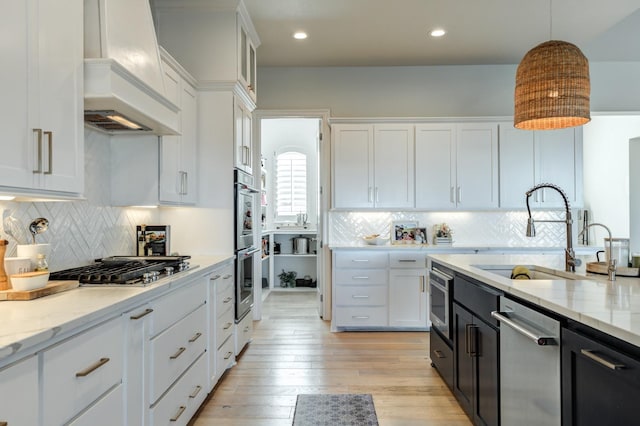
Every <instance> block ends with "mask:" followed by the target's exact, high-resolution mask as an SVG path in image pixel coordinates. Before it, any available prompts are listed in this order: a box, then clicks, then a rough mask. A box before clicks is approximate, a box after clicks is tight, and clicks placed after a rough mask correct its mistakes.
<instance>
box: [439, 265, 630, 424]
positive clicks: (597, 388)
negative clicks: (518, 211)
mask: <svg viewBox="0 0 640 426" xmlns="http://www.w3.org/2000/svg"><path fill="white" fill-rule="evenodd" d="M429 260H430V264H431V268H432V269H433V271H432V274H435V276H436V277H437V276H438V275H442V274H443V273H445V274H447V276H450V277H451V278H450V284H449V286H448V287H447V290H448V297H447V298H446V299H447V300H445V305H446V306H448V309H444V312H449V318H448V325H447V327H446V329H445V330H448V334H443V333H442V332H441V330H443V329H442V328H441V325H440V324H439V327H438V328H437V329H434V330H432V331H431V335H430V340H431V353H430V355H431V359H432V365H433V366H434V367H435V368H436V369H437V370H438V372H439V373H440V374H441V376H442V377H443V379H444V380H445V382H446V383H447V385H448V386H449V387H450V388H451V390H452V392H453V394H454V395H455V397H456V399H457V400H458V402H459V403H460V406H461V407H462V408H463V410H464V411H465V412H466V413H467V415H468V416H469V418H470V419H471V420H472V421H473V422H474V423H475V424H482V425H498V424H503V425H505V424H507V425H508V424H518V423H520V422H522V424H532V422H534V420H533V419H535V424H541V425H602V424H635V423H636V422H637V418H636V417H637V416H636V404H637V400H638V398H640V321H639V319H638V317H639V315H638V314H639V313H640V293H639V292H640V278H638V277H617V279H616V280H615V281H608V280H607V276H606V275H597V274H591V273H586V272H585V266H584V264H583V266H581V267H580V268H579V269H578V271H577V273H575V274H573V273H567V272H565V271H564V256H557V255H551V256H549V255H506V256H492V255H474V256H469V255H439V254H434V255H431V256H429ZM588 260H590V261H591V260H593V259H592V258H591V259H588ZM517 265H519V266H524V267H526V269H525V270H524V272H525V273H526V274H527V275H529V276H530V278H531V279H511V278H510V274H511V271H512V269H513V268H514V266H517ZM438 308H440V306H438ZM525 311H527V312H528V313H527V312H525ZM532 315H536V316H537V317H538V319H537V320H533V319H532V318H533V317H532ZM440 316H442V314H441V311H440ZM445 317H446V315H445ZM445 321H447V320H445ZM553 324H556V325H555V326H554V325H553ZM514 419H517V420H514Z"/></svg>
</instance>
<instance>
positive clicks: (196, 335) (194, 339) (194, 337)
mask: <svg viewBox="0 0 640 426" xmlns="http://www.w3.org/2000/svg"><path fill="white" fill-rule="evenodd" d="M200 336H202V333H196V334H195V335H194V336H193V337H192V338H191V339H189V343H193V342H195V341H196V340H198V339H199V338H200Z"/></svg>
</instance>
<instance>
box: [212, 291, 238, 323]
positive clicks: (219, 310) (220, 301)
mask: <svg viewBox="0 0 640 426" xmlns="http://www.w3.org/2000/svg"><path fill="white" fill-rule="evenodd" d="M225 287H226V288H225V289H224V291H222V292H219V293H216V296H215V297H216V302H215V303H216V317H220V316H221V315H222V314H224V313H225V312H226V311H228V310H229V309H230V308H233V299H234V288H233V286H225Z"/></svg>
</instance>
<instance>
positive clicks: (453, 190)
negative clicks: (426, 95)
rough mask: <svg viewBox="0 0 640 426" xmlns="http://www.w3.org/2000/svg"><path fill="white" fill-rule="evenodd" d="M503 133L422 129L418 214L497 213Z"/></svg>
mask: <svg viewBox="0 0 640 426" xmlns="http://www.w3.org/2000/svg"><path fill="white" fill-rule="evenodd" d="M497 133H498V125H497V124H495V123H482V122H478V123H457V124H454V123H451V124H421V125H417V126H416V141H415V164H416V166H415V167H416V173H415V175H416V178H415V180H416V203H415V206H416V208H418V209H429V210H448V209H464V210H475V209H487V208H497V207H498V134H497Z"/></svg>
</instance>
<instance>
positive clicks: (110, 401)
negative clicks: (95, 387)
mask: <svg viewBox="0 0 640 426" xmlns="http://www.w3.org/2000/svg"><path fill="white" fill-rule="evenodd" d="M123 388H124V386H123V385H122V384H120V385H118V386H116V387H115V388H113V389H112V390H110V391H109V393H108V394H106V395H105V396H103V397H102V398H100V400H99V401H98V402H97V403H96V404H95V405H93V406H92V407H91V408H89V409H88V410H87V411H86V412H84V413H82V415H81V416H80V417H78V418H77V419H75V420H74V421H72V422H71V423H69V426H113V425H118V424H121V423H122V422H123V418H124V403H123V399H122V395H123V392H124V390H123Z"/></svg>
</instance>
